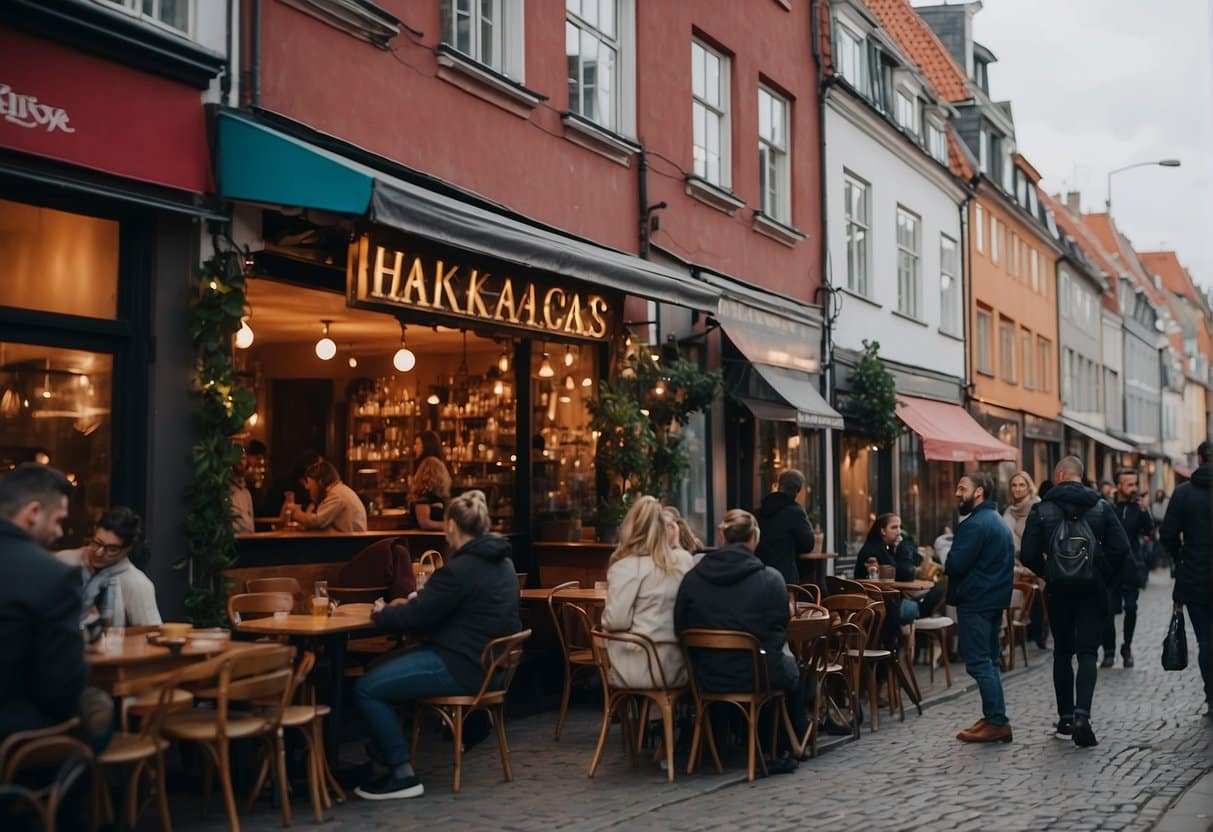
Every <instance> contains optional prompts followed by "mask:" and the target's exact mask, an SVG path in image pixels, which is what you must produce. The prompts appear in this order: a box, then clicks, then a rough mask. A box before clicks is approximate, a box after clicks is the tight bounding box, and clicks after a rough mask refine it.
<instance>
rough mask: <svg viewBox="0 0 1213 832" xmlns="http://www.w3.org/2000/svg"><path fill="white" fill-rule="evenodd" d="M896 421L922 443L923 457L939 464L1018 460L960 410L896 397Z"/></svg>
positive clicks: (1015, 450)
mask: <svg viewBox="0 0 1213 832" xmlns="http://www.w3.org/2000/svg"><path fill="white" fill-rule="evenodd" d="M897 401H898V402H899V403H900V405H901V407H899V408H897V418H898V419H901V421H903V422H905V425H906V427H908V428H909V429H910V430H912V431H914V432H915V433H916V434H918V437H919V438H920V439H921V440H922V452H923V456H925V457H926V458H927V459H933V460H938V461H942V462H998V461H1001V460H1010V461H1012V462H1014V461H1017V460H1018V459H1019V451H1018V450H1017V449H1015V448H1012V447H1011V446H1010V445H1007V444H1006V443H1004V442H999V441H998V440H997V439H995V438H994V437H993V436H990V434H988V433H986V432H985V430H983V429H982V427H981V425H979V424H977V420H976V419H974V418H973V417H972V416H970V415H969V413H968V411H966V410H965V409H964V408H963V407H961V406H960V405H958V404H949V403H948V402H937V401H934V400H933V399H921V398H919V397H917V396H898V397H897Z"/></svg>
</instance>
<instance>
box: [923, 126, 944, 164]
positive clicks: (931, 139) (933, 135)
mask: <svg viewBox="0 0 1213 832" xmlns="http://www.w3.org/2000/svg"><path fill="white" fill-rule="evenodd" d="M927 152H928V153H930V154H931V157H932V158H933V159H935V161H936V162H939V163H940V164H941V165H946V164H947V163H948V138H947V135H946V134H945V133H944V130H943V127H942V125H940V124H938V123H937V122H935V121H934V120H933V119H927Z"/></svg>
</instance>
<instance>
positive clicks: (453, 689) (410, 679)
mask: <svg viewBox="0 0 1213 832" xmlns="http://www.w3.org/2000/svg"><path fill="white" fill-rule="evenodd" d="M445 522H446V539H447V545H448V546H449V549H450V551H451V552H453V553H454V554H452V555H451V556H450V557H449V558H448V559H447V561H446V565H445V566H443V567H442V568H441V569H439V570H437V571H436V572H435V573H434V574H433V575H431V576H430V579H429V580H428V581H426V583H425V586H424V587H423V588H422V589H421V590H420V591H419V592H418V593H417V596H416V597H415V598H413V599H412V600H408V599H406V598H398V599H396V600H394V601H393V602H392V603H391V604H388V605H385V604H384V603H383V600H382V599H380V600H379V601H376V602H375V609H374V612H373V613H372V615H371V620H372V621H374V623H375V625H376V626H377V627H379V628H380V629H382V630H386V631H389V632H394V633H401V634H404V635H410V636H417V637H419V638H420V639H421V644H420V646H418V647H417V648H416V649H414V650H410V651H409V652H407V653H405V654H403V655H401V656H397V657H395V658H392V659H389V660H387V661H385V662H383V663H382V664H380V665H377V666H376V667H374V668H373V669H372V670H371V671H370V672H369V673H367V674H366V675H365V676H363V677H362V678H361V679H359V680H358V684H357V685H355V687H354V700H355V702H357V704H358V708H359V710H361V711H362V715H363V717H365V718H366V721H367V723H368V724H369V725H370V727H371V736H372V737H373V739H374V749H375V752H376V753H375V756H376V757H377V760H378V762H379V763H381V764H382V765H383V766H384V767H386V769H387V770H386V772H385V773H384V774H383V776H381V777H378V778H375V779H374V780H372V781H371V782H369V783H367V784H365V785H362V786H359V787H358V788H357V789H355V794H357V795H358V796H359V797H361V798H363V799H364V800H393V799H398V798H410V797H420V796H421V795H423V794H425V786H423V785H422V783H421V779H420V778H419V777H418V776H417V773H416V772H415V771H414V770H413V765H412V762H411V754H410V749H409V745H408V742H407V741H406V740H405V737H404V732H403V730H402V729H401V727H400V720H399V718H398V715H397V713H396V710H397V707H398V706H399V705H400V704H401V703H403V702H412V701H413V700H416V699H418V698H421V697H424V696H471V695H473V694H475V693H476V691H477V690H478V689H479V688H480V685H481V683H482V682H483V681H484V669H483V668H482V667H481V665H480V654H481V653H482V652H483V651H484V648H485V646H486V645H487V644H488V643H489V642H490V641H492V640H493V639H497V638H501V637H503V636H508V635H513V634H514V633H517V632H519V631H520V630H521V629H522V622H521V620H520V618H519V616H518V575H517V573H515V571H514V563H513V561H512V560H511V559H510V551H511V550H510V542H509V541H508V540H506V539H505V538H504V537H501V536H500V535H497V534H493V533H491V532H490V531H489V509H488V505H487V504H486V502H485V498H484V493H483V492H480V491H468V492H466V493H465V494H461V495H460V496H458V497H456V498H454V499H453V500H451V502H450V506H449V507H448V509H447V512H446V521H445ZM784 606H785V607H786V606H787V604H786V603H785V604H784ZM469 722H470V721H469ZM484 725H485V727H484V729H483V733H480V734H478V735H477V736H475V737H472V736H468V734H466V733H465V735H464V743H465V745H467V746H470V745H471V744H472V743H473V742H475V741H476V739H478V738H480V737H483V736H484V735H485V734H487V733H488V727H487V721H486V722H485V723H484ZM469 727H470V725H469ZM466 730H467V729H465V731H466Z"/></svg>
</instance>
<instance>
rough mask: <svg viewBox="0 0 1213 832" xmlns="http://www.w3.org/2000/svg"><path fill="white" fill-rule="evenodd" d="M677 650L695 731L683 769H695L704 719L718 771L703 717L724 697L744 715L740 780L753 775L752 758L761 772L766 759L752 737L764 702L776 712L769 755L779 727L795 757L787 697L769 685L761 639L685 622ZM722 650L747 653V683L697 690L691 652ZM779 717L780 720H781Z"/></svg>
mask: <svg viewBox="0 0 1213 832" xmlns="http://www.w3.org/2000/svg"><path fill="white" fill-rule="evenodd" d="M680 641H681V642H682V654H683V657H684V658H685V660H686V667H687V678H688V680H689V681H690V686H691V695H692V696H693V697H694V698H695V731H694V733H693V734H692V735H691V759H690V761H689V762H688V763H687V774H694V773H695V766H696V765H698V763H699V758H700V757H701V756H702V754H703V747H702V744H701V743H702V740H703V735H704V725H705V724H706V725H707V745H708V749H709V750H710V751H711V753H712V762H713V764H714V765H715V766H716V773H717V774H720V773H722V772H723V771H724V767H723V766H722V765H721V764H720V754H719V752H718V751H717V750H716V738H715V736H714V735H713V732H712V723H711V720H710V719H708V709H709V708H710V707H711V706H712V705H713V704H714V703H716V702H726V703H728V704H730V705H732V706H734V707H735V708H737V709H738V710H739V711H741V713H742V715H743V716H744V717H745V720H746V745H747V751H746V780H747V781H750V782H752V781H753V780H754V778H755V776H756V775H757V770H756V762H757V764H761V766H762V773H763V775H764V776H765V775H766V773H767V764H766V760H764V759H763V757H762V748H761V747H760V745H759V742H758V716H759V714H760V713H761V712H762V709H763V708H764V707H766V706H767V705H771V706H774V707H777V708H778V709H779V713H778V714H776V717H777V718H775V719H772V720H771V756H772V757H774V756H775V754H776V752H777V750H778V745H779V729H780V728H783V730H784V732H786V734H787V737H788V742H789V744H790V745H791V747H792V752H793V753H794V754H795V755H796V756H797V757H799V756H800V754H801V749H800V743H799V740H798V739H797V737H796V732H795V730H794V729H793V728H792V720H791V717H789V716H788V709H787V703H786V702H785V701H784V695H783V691H782V690H779V689H772V688H771V678H770V670H769V668H768V667H767V653H766V651H765V650H764V649H763V648H762V644H761V643H760V642H759V641H758V639H757V638H755V637H754V636H753V635H752V634H750V633H746V632H743V631H741V630H709V629H702V628H691V629H689V630H683V631H682V635H681V636H680ZM711 650H722V651H730V652H738V653H748V654H749V655H750V659H751V667H752V673H753V677H752V679H753V688H751V689H750V690H746V691H740V692H717V691H709V690H702V689H701V688H700V687H699V684H698V683H697V682H696V680H695V657H696V656H700V657H701V658H702V652H701V651H711ZM781 723H782V724H781Z"/></svg>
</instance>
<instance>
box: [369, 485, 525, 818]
mask: <svg viewBox="0 0 1213 832" xmlns="http://www.w3.org/2000/svg"><path fill="white" fill-rule="evenodd" d="M445 531H446V540H447V545H448V547H449V549H448V550H449V551H451V552H453V554H452V555H451V556H450V557H448V558H447V561H446V565H445V566H444V567H443V568H442V569H439V570H438V571H437V572H435V573H434V574H433V575H431V576H430V579H429V580H428V581H426V584H425V586H424V587H423V588H422V589H421V590H420V591H419V592H418V593H417V595H416V597H415V598H413V599H412V600H410V601H407V603H405V602H404V599H397V600H396V601H393V602H392V603H391V604H388V605H386V606H385V605H384V604H383V603H382V601H377V602H376V603H375V611H374V612H373V613H372V615H371V618H372V620H373V621H374V622H375V624H376V625H377V626H378V627H379V628H380V629H383V630H387V631H389V632H394V633H401V634H404V635H410V636H418V637H421V638H422V639H423V641H422V644H421V645H420V646H419V647H417V648H416V649H414V650H410V651H409V652H407V653H405V654H404V655H401V656H397V657H395V658H392V659H388V660H387V661H385V662H383V663H382V664H380V665H378V666H377V667H375V668H373V669H372V670H371V671H370V672H369V673H367V675H365V676H363V677H362V678H361V679H359V680H358V684H357V685H356V686H355V687H354V699H355V701H356V702H357V703H358V708H359V710H361V711H362V715H363V716H364V717H365V718H366V721H367V723H368V724H369V725H370V728H371V735H372V737H373V739H374V747H375V749H376V757H377V758H378V761H379V762H380V763H382V764H383V765H384V766H386V767H387V772H386V773H385V774H384V775H383V776H381V777H378V778H375V779H373V780H372V781H371V782H369V783H367V784H366V785H363V786H359V787H358V788H357V789H356V790H355V793H356V794H357V795H358V796H359V797H362V798H364V799H366V800H391V799H395V798H409V797H420V796H421V795H423V794H425V787H424V786H423V785H422V783H421V779H420V778H419V777H418V776H417V773H416V771H414V770H413V766H412V762H411V755H410V752H409V746H408V743H407V742H406V741H405V738H404V732H403V731H402V730H401V727H400V721H399V719H398V717H397V714H396V709H397V706H399V705H400V704H401V703H404V702H411V701H413V700H415V699H417V698H419V697H423V696H470V695H473V694H475V693H476V691H477V690H479V688H480V685H481V683H482V682H483V681H484V668H483V667H481V665H480V654H481V652H482V651H483V650H484V648H485V646H486V645H487V644H488V643H489V642H490V641H492V640H493V639H496V638H501V637H502V636H508V635H513V634H514V633H517V632H518V631H519V630H520V629H521V628H522V622H521V620H520V618H519V616H518V575H517V573H516V572H515V571H514V562H513V561H512V560H511V559H510V542H509V541H508V540H506V539H505V538H504V537H501V536H500V535H497V534H493V533H491V532H489V509H488V505H487V503H486V501H485V498H484V493H483V492H480V491H468V492H467V493H465V494H461V495H460V496H458V497H455V498H454V499H453V500H451V502H450V505H449V506H448V507H447V512H446V530H445ZM468 727H469V728H470V727H472V726H471V725H470V724H469V726H468ZM482 732H483V734H484V735H487V733H488V725H487V721H486V722H485V723H484V727H483V729H482ZM475 740H476V736H474V735H469V734H468V732H467V730H466V729H465V734H464V744H465V745H466V746H469V747H470V746H471V745H472V744H473V743H474V742H475Z"/></svg>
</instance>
